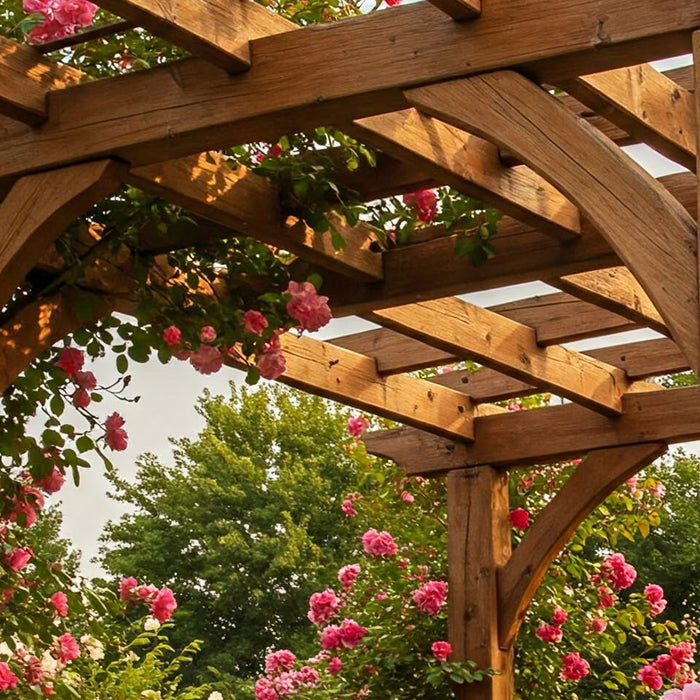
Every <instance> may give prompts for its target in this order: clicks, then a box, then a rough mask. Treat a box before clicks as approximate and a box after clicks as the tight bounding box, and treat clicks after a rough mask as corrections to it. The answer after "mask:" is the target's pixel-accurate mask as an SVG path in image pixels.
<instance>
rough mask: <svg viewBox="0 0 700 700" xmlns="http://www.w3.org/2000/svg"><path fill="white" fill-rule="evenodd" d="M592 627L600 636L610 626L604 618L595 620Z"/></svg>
mask: <svg viewBox="0 0 700 700" xmlns="http://www.w3.org/2000/svg"><path fill="white" fill-rule="evenodd" d="M591 626H592V627H593V629H594V630H595V631H596V632H598V634H600V633H601V632H605V628H606V627H607V626H608V622H607V620H604V619H603V618H602V617H595V618H593V622H592V623H591Z"/></svg>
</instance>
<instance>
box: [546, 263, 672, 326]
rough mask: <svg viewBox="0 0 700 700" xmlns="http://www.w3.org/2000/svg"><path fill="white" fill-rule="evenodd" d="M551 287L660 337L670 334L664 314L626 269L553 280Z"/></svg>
mask: <svg viewBox="0 0 700 700" xmlns="http://www.w3.org/2000/svg"><path fill="white" fill-rule="evenodd" d="M550 284H552V285H554V286H555V287H559V288H560V289H563V290H565V291H567V292H569V293H570V294H573V295H574V296H577V297H580V298H581V299H584V300H586V301H589V302H591V304H598V305H600V306H602V307H604V308H606V309H608V310H609V311H612V312H613V313H616V314H620V315H621V316H625V317H627V318H629V319H631V320H632V321H636V322H637V323H640V324H641V325H643V326H649V328H652V329H653V330H655V331H658V332H659V333H663V334H664V335H668V334H669V333H668V328H667V327H666V323H665V322H664V320H663V318H662V317H661V314H660V313H659V312H658V311H657V310H656V308H655V306H654V304H652V302H651V299H649V296H648V295H647V293H646V292H645V291H644V289H643V288H642V286H641V285H640V284H639V282H637V280H636V279H635V278H634V276H633V275H632V274H631V273H630V271H629V270H628V269H627V268H626V267H611V268H607V269H604V270H593V271H591V272H583V273H579V274H577V275H565V276H564V277H560V278H558V279H556V280H550Z"/></svg>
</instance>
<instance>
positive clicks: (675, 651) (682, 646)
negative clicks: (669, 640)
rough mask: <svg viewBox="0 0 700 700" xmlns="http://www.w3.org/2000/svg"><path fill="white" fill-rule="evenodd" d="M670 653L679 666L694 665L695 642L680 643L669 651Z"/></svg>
mask: <svg viewBox="0 0 700 700" xmlns="http://www.w3.org/2000/svg"><path fill="white" fill-rule="evenodd" d="M669 653H670V654H671V656H672V657H673V659H674V660H675V661H676V662H677V663H679V664H694V663H695V642H679V643H678V644H676V645H675V646H672V647H671V648H670V649H669Z"/></svg>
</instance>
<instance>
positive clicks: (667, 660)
mask: <svg viewBox="0 0 700 700" xmlns="http://www.w3.org/2000/svg"><path fill="white" fill-rule="evenodd" d="M654 666H655V667H656V670H657V671H658V672H659V673H660V674H661V675H662V676H666V678H673V677H674V676H675V675H676V673H678V663H677V662H676V661H675V660H674V658H673V657H672V656H671V655H670V654H660V655H659V656H657V657H656V661H654Z"/></svg>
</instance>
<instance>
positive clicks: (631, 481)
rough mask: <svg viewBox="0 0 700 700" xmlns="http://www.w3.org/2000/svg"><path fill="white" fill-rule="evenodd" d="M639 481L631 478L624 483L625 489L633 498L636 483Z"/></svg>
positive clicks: (636, 478)
mask: <svg viewBox="0 0 700 700" xmlns="http://www.w3.org/2000/svg"><path fill="white" fill-rule="evenodd" d="M638 480H639V477H637V476H636V475H635V476H631V477H630V478H629V479H627V481H625V483H626V484H627V488H628V489H629V490H630V493H631V494H632V495H633V496H634V493H635V491H636V490H637V481H638Z"/></svg>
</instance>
